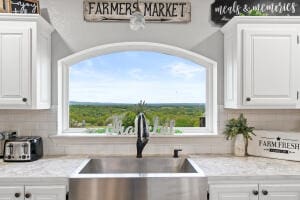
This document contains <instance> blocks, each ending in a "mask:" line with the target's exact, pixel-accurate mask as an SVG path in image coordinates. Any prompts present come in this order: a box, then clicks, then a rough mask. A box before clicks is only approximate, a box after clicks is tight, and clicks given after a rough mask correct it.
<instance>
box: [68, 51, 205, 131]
mask: <svg viewBox="0 0 300 200" xmlns="http://www.w3.org/2000/svg"><path fill="white" fill-rule="evenodd" d="M206 73H207V72H206V68H205V67H202V66H200V65H198V64H196V63H194V62H192V61H190V60H186V59H183V58H180V57H176V56H172V55H166V54H162V53H158V52H150V51H124V52H117V53H111V54H107V55H101V56H98V57H94V58H91V59H88V60H84V61H82V62H80V63H77V64H74V65H72V66H71V67H70V75H69V78H70V79H69V80H70V82H69V99H70V105H69V109H70V116H69V119H70V128H94V129H93V130H92V131H94V132H98V133H110V132H113V131H114V130H116V126H123V131H125V129H127V132H130V130H131V131H132V128H131V127H130V126H133V125H134V119H135V115H136V112H137V108H138V105H137V104H138V103H139V102H140V100H142V101H145V102H146V105H144V106H142V110H143V111H144V112H145V113H146V117H147V120H148V122H149V124H150V126H151V130H152V131H154V132H155V133H162V132H171V133H178V134H180V133H182V132H183V129H182V127H198V128H199V127H205V117H204V116H205V113H204V112H205V103H206V102H205V101H206ZM172 126H175V127H174V128H173V129H172V130H170V129H171V128H172ZM128 127H129V128H128ZM154 129H155V130H154Z"/></svg>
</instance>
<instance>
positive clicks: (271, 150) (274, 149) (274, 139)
mask: <svg viewBox="0 0 300 200" xmlns="http://www.w3.org/2000/svg"><path fill="white" fill-rule="evenodd" d="M255 134H256V136H253V137H252V138H253V139H252V140H249V142H248V154H249V155H254V156H262V157H269V158H278V159H284V160H295V161H300V133H296V132H280V131H255Z"/></svg>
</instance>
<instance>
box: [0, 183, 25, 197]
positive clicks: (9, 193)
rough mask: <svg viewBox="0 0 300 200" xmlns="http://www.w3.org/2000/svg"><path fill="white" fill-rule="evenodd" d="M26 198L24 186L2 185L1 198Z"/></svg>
mask: <svg viewBox="0 0 300 200" xmlns="http://www.w3.org/2000/svg"><path fill="white" fill-rule="evenodd" d="M22 199H24V186H11V187H9V186H3V187H2V186H1V187H0V200H22Z"/></svg>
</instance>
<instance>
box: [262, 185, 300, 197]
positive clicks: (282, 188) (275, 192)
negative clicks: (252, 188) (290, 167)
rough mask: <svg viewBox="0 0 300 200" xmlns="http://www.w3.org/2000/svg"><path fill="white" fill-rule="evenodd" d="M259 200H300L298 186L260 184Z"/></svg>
mask: <svg viewBox="0 0 300 200" xmlns="http://www.w3.org/2000/svg"><path fill="white" fill-rule="evenodd" d="M259 187H260V192H261V193H260V200H300V184H261V185H260V186H259Z"/></svg>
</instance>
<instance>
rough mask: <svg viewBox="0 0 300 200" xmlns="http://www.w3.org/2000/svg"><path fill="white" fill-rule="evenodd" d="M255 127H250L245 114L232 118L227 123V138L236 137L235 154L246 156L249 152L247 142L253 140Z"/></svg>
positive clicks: (225, 132)
mask: <svg viewBox="0 0 300 200" xmlns="http://www.w3.org/2000/svg"><path fill="white" fill-rule="evenodd" d="M253 130H254V127H249V126H248V124H247V119H246V118H245V117H244V115H243V114H240V116H239V117H238V118H237V119H234V118H232V119H230V120H229V121H228V123H227V124H226V128H225V131H224V134H225V135H226V139H227V140H228V139H235V142H234V155H235V156H245V155H246V154H247V152H246V149H247V144H248V140H252V137H251V136H252V135H255V134H254V133H253Z"/></svg>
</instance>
